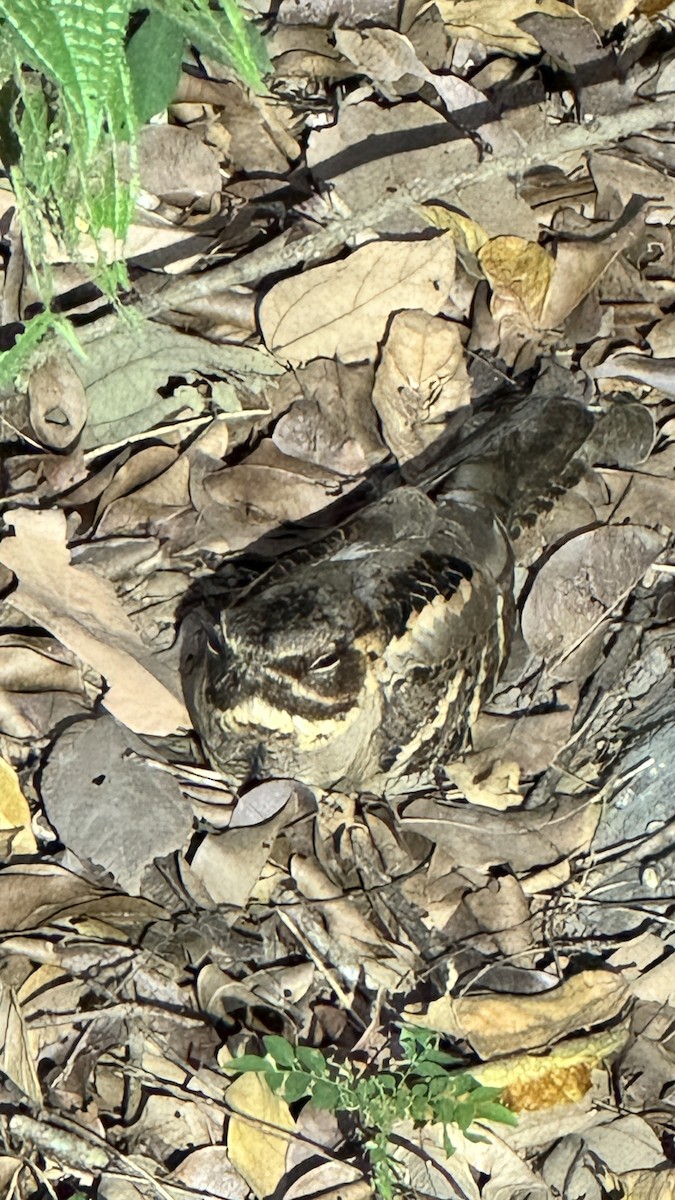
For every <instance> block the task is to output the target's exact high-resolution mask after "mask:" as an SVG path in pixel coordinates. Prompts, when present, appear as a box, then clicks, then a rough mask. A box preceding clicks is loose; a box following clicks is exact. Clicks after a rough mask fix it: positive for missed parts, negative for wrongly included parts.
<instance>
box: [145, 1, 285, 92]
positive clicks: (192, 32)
mask: <svg viewBox="0 0 675 1200" xmlns="http://www.w3.org/2000/svg"><path fill="white" fill-rule="evenodd" d="M147 7H149V8H152V9H153V10H159V11H160V12H163V13H164V14H165V15H166V16H167V17H170V18H171V19H172V20H173V21H175V22H176V24H177V25H180V27H181V29H183V30H184V32H185V34H186V36H187V37H188V38H189V39H190V41H191V42H193V43H194V45H195V46H197V48H198V49H199V50H202V51H203V52H205V53H206V54H210V55H211V56H212V57H213V58H215V59H217V60H218V61H219V62H223V63H227V64H230V65H231V66H233V67H234V69H235V71H236V73H237V74H238V76H239V78H240V79H242V80H243V82H244V83H246V84H248V86H249V87H252V88H253V89H254V90H255V91H257V92H262V91H264V90H265V85H264V83H263V75H266V74H267V72H268V71H269V70H270V61H269V56H268V54H267V47H266V45H265V42H264V41H263V39H262V38H261V36H260V34H259V33H258V31H257V29H256V28H255V26H253V25H252V24H251V22H250V21H247V20H246V18H245V17H244V15H243V13H242V12H241V9H240V8H239V5H238V4H237V2H236V0H221V5H220V11H218V10H213V9H211V7H210V5H209V0H147Z"/></svg>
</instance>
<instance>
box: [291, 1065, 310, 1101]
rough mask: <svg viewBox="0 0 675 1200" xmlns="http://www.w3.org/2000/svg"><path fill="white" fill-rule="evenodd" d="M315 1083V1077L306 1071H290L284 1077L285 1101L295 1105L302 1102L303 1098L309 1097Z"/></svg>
mask: <svg viewBox="0 0 675 1200" xmlns="http://www.w3.org/2000/svg"><path fill="white" fill-rule="evenodd" d="M313 1083H314V1079H313V1077H312V1076H311V1075H308V1074H307V1072H306V1071H289V1072H288V1074H287V1075H285V1076H284V1100H287V1101H288V1103H289V1104H293V1102H294V1101H295V1100H302V1098H303V1096H309V1095H310V1094H311V1091H312V1084H313Z"/></svg>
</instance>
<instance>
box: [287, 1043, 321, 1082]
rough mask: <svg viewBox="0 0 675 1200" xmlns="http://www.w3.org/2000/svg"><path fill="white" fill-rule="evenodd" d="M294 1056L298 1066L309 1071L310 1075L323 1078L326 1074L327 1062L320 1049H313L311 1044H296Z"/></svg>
mask: <svg viewBox="0 0 675 1200" xmlns="http://www.w3.org/2000/svg"><path fill="white" fill-rule="evenodd" d="M295 1057H296V1058H297V1060H298V1062H299V1063H300V1066H301V1067H304V1068H305V1070H306V1071H311V1073H312V1075H316V1076H318V1077H319V1078H323V1077H324V1076H325V1075H327V1074H328V1063H327V1062H326V1058H325V1056H324V1055H323V1054H322V1053H321V1051H320V1050H315V1049H314V1048H313V1047H312V1046H296V1047H295Z"/></svg>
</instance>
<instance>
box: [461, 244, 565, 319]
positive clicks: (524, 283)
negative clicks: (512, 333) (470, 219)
mask: <svg viewBox="0 0 675 1200" xmlns="http://www.w3.org/2000/svg"><path fill="white" fill-rule="evenodd" d="M477 258H478V261H479V263H480V265H481V267H482V269H483V271H484V272H485V277H486V279H487V281H488V283H489V284H490V287H491V288H492V292H493V299H492V310H493V312H494V314H495V316H496V317H497V318H498V319H500V320H501V319H503V318H504V317H505V316H507V315H508V316H510V317H511V319H512V320H513V319H514V318H517V317H519V318H520V320H521V322H522V325H523V329H524V330H525V331H527V330H529V329H530V327H534V328H539V326H540V321H541V315H542V312H543V309H544V303H545V301H546V296H547V293H548V290H549V288H550V286H551V279H552V278H553V272H554V270H555V260H554V259H553V257H552V255H551V254H550V253H549V252H548V250H546V249H545V248H544V247H543V246H539V245H537V244H536V243H535V242H526V241H525V240H524V239H523V238H517V237H497V238H492V240H491V241H489V242H486V243H485V244H484V245H483V246H481V248H480V250H479V251H478V254H477Z"/></svg>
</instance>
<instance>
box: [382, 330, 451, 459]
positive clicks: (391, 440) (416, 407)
mask: <svg viewBox="0 0 675 1200" xmlns="http://www.w3.org/2000/svg"><path fill="white" fill-rule="evenodd" d="M470 399H471V385H470V383H469V377H468V374H467V370H466V364H465V362H464V348H463V346H462V341H461V338H460V336H459V329H458V328H457V326H456V325H455V324H453V323H452V321H446V320H444V319H443V318H442V317H433V316H430V315H429V313H426V312H420V311H416V310H411V311H407V312H402V313H397V314H396V316H395V317H394V318H393V319H392V322H391V325H390V327H389V332H388V334H387V340H386V342H385V343H384V346H383V347H382V358H381V361H380V365H379V366H378V368H377V374H376V376H375V386H374V388H373V404H374V405H375V408H376V409H377V412H378V414H379V417H380V420H381V422H382V431H383V434H384V438H385V441H386V442H387V444H388V446H389V447H390V448H391V449H392V450H393V452H394V454H395V455H396V457H397V458H398V460H399V462H401V463H403V462H406V461H407V460H408V459H410V458H415V456H416V455H418V454H421V453H422V451H423V450H425V449H426V448H427V447H428V446H429V445H431V443H432V442H433V441H435V439H436V438H437V437H439V435H440V433H442V431H443V425H444V422H445V421H446V420H447V418H448V415H449V414H450V413H452V412H455V411H456V410H457V409H458V408H461V407H462V405H465V404H468V403H469V402H470Z"/></svg>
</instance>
